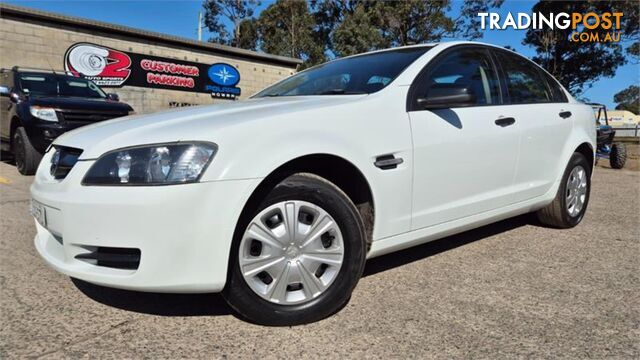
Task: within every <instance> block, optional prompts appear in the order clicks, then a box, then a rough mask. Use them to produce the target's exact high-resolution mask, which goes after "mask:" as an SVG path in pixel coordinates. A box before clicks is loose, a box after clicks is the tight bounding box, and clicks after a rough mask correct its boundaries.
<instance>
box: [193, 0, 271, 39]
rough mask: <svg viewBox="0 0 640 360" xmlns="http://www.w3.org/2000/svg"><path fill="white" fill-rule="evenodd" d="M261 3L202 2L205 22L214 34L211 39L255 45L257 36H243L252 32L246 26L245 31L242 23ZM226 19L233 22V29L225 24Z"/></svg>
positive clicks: (242, 0) (233, 0) (243, 0)
mask: <svg viewBox="0 0 640 360" xmlns="http://www.w3.org/2000/svg"><path fill="white" fill-rule="evenodd" d="M259 5H260V2H259V1H257V0H205V1H204V3H203V4H202V7H203V8H204V24H205V26H206V27H207V28H208V29H209V32H210V33H212V34H213V37H212V38H211V39H209V41H211V42H216V43H219V44H224V45H230V46H235V47H243V46H242V45H243V44H249V45H252V44H253V45H255V42H256V38H255V37H254V38H249V39H243V38H242V36H243V35H245V36H250V35H251V34H252V33H251V32H247V29H246V28H245V29H244V30H245V31H243V29H242V23H243V21H244V20H250V19H251V17H252V16H253V13H254V11H255V8H256V7H257V6H259ZM225 19H227V20H228V21H230V22H231V23H232V24H233V29H231V31H229V30H228V29H227V27H226V26H225V24H224V21H225ZM245 27H246V24H245ZM254 36H255V34H254ZM254 48H255V46H254Z"/></svg>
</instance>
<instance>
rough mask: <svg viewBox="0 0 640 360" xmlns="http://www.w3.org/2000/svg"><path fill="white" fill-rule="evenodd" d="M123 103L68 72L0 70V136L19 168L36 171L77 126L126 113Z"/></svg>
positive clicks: (26, 172) (23, 171) (31, 171)
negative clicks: (49, 149)
mask: <svg viewBox="0 0 640 360" xmlns="http://www.w3.org/2000/svg"><path fill="white" fill-rule="evenodd" d="M132 112H133V109H132V108H131V106H129V105H128V104H125V103H121V102H118V96H117V95H115V94H106V93H105V92H104V91H102V89H100V87H98V85H96V84H95V83H93V82H92V81H89V80H87V79H83V78H79V77H74V76H71V75H68V74H65V73H56V72H53V71H46V70H34V69H26V68H19V67H14V68H12V69H10V70H8V69H1V70H0V135H1V136H0V139H1V140H2V149H3V150H7V151H9V152H11V153H13V157H14V160H15V162H16V167H17V168H18V171H19V172H20V173H21V174H23V175H33V174H34V173H35V171H36V168H37V167H38V163H39V162H40V159H41V158H42V154H43V153H44V152H45V151H46V149H47V147H48V146H49V144H51V142H52V141H53V140H54V139H55V138H56V137H58V136H60V135H61V134H62V133H64V132H66V131H69V130H72V129H75V128H77V127H80V126H83V125H87V124H91V123H95V122H98V121H103V120H107V119H113V118H117V117H121V116H126V115H128V114H130V113H132Z"/></svg>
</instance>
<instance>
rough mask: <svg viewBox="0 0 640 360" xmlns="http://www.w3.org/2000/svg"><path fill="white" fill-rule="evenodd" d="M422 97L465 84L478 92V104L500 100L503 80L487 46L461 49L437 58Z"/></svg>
mask: <svg viewBox="0 0 640 360" xmlns="http://www.w3.org/2000/svg"><path fill="white" fill-rule="evenodd" d="M426 81H427V84H426V85H424V90H421V91H420V92H421V94H420V95H419V96H420V97H423V96H426V97H429V96H430V95H432V96H433V94H437V93H439V92H440V91H441V90H442V89H446V88H460V87H465V88H467V89H470V90H471V92H472V94H473V95H475V98H476V104H477V105H491V104H500V102H501V99H500V82H499V79H498V75H497V73H496V70H495V68H494V67H493V64H492V63H491V59H490V57H489V54H488V52H487V51H486V50H483V49H461V50H455V51H452V52H451V53H449V54H447V55H445V56H444V57H443V58H442V59H441V60H437V63H436V65H435V67H434V68H433V69H432V70H431V71H430V72H429V76H428V78H427V80H426Z"/></svg>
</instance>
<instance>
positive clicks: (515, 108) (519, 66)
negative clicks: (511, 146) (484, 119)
mask: <svg viewBox="0 0 640 360" xmlns="http://www.w3.org/2000/svg"><path fill="white" fill-rule="evenodd" d="M494 51H495V55H496V59H497V63H498V64H499V66H500V67H501V68H502V73H503V75H504V78H505V83H506V88H507V97H506V102H508V103H509V104H510V105H509V106H510V107H511V108H512V113H513V114H514V117H516V118H517V121H518V126H519V127H520V130H521V132H522V138H521V142H520V149H519V152H520V160H519V161H518V168H517V170H516V177H515V183H514V184H515V187H516V193H515V194H514V200H515V201H516V202H518V201H524V200H528V199H531V198H534V197H536V196H541V195H543V194H545V193H546V192H547V191H548V190H549V189H550V188H551V187H552V186H553V183H554V182H555V180H556V178H557V175H558V174H557V172H558V168H560V167H562V168H564V166H560V165H561V164H559V161H561V160H562V159H561V156H560V154H562V153H563V151H562V150H563V148H564V145H565V142H566V139H567V138H568V137H569V134H570V133H571V129H572V126H573V125H572V122H571V117H572V114H571V106H570V104H569V103H568V100H567V96H566V95H565V94H564V91H563V90H562V89H561V88H560V86H559V85H558V84H557V82H556V81H555V79H553V78H551V76H549V75H548V74H546V73H545V72H544V71H543V70H542V69H540V68H539V67H538V66H537V65H535V64H534V63H533V62H531V61H530V60H528V59H526V58H524V57H522V56H519V55H517V54H514V53H511V52H508V51H504V50H498V49H496V50H494Z"/></svg>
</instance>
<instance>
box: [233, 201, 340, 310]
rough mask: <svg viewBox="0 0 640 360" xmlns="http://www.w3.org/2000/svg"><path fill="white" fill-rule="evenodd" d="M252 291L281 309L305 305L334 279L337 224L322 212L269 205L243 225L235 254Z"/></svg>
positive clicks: (300, 205)
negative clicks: (244, 227) (244, 226)
mask: <svg viewBox="0 0 640 360" xmlns="http://www.w3.org/2000/svg"><path fill="white" fill-rule="evenodd" d="M238 258H239V264H240V271H241V272H242V276H243V277H244V280H245V281H246V282H247V284H248V285H249V287H250V288H251V290H253V291H254V292H255V293H256V294H258V295H260V296H261V297H262V298H263V299H265V300H268V301H270V302H272V303H276V304H281V305H293V304H299V303H303V302H306V301H309V300H311V299H313V298H316V297H318V296H319V295H320V294H322V293H323V292H324V291H325V290H326V289H328V288H329V286H330V285H331V284H332V283H333V281H334V280H335V279H336V277H337V276H338V273H339V272H340V268H341V267H342V261H343V258H344V242H343V239H342V233H341V232H340V228H339V227H338V224H337V222H336V221H335V220H334V219H333V217H332V216H331V215H329V213H328V212H326V211H325V210H324V209H322V208H321V207H319V206H317V205H315V204H312V203H310V202H306V201H299V200H295V201H294V200H292V201H283V202H279V203H276V204H273V205H271V206H269V207H267V208H266V209H264V210H263V211H261V212H260V213H259V214H258V215H256V216H255V217H254V218H253V220H251V222H250V223H249V225H248V226H247V229H246V230H245V233H244V235H243V237H242V240H241V242H240V251H239V254H238Z"/></svg>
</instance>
